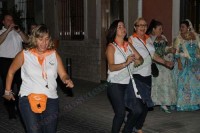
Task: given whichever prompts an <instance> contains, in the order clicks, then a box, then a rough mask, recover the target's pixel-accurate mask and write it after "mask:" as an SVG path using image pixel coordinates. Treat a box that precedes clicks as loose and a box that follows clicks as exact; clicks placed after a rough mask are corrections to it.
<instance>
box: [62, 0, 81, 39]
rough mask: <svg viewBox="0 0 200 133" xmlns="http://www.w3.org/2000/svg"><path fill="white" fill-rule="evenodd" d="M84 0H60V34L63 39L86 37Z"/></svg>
mask: <svg viewBox="0 0 200 133" xmlns="http://www.w3.org/2000/svg"><path fill="white" fill-rule="evenodd" d="M83 1H84V0H59V7H60V8H58V9H59V11H58V14H59V20H60V21H59V22H58V24H59V35H60V38H61V39H62V40H83V39H84V9H83V6H84V3H83Z"/></svg>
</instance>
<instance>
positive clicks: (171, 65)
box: [165, 61, 174, 68]
mask: <svg viewBox="0 0 200 133" xmlns="http://www.w3.org/2000/svg"><path fill="white" fill-rule="evenodd" d="M165 66H167V67H169V68H172V67H173V66H174V62H172V61H165Z"/></svg>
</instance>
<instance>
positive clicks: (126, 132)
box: [107, 83, 134, 133]
mask: <svg viewBox="0 0 200 133" xmlns="http://www.w3.org/2000/svg"><path fill="white" fill-rule="evenodd" d="M127 87H128V84H116V83H110V85H109V87H108V90H107V93H108V98H109V100H110V102H111V104H112V107H113V110H114V113H115V116H114V118H113V124H112V133H119V132H120V129H121V126H122V124H123V122H124V118H125V114H126V107H125V98H124V96H125V90H126V88H127ZM133 126H134V114H133V112H132V111H131V110H129V114H128V116H127V121H126V123H125V126H124V129H123V133H131V132H132V130H133Z"/></svg>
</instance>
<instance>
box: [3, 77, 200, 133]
mask: <svg viewBox="0 0 200 133" xmlns="http://www.w3.org/2000/svg"><path fill="white" fill-rule="evenodd" d="M74 84H75V87H74V89H73V93H74V96H73V97H69V96H67V94H66V92H65V91H64V90H62V89H58V95H59V104H60V114H59V122H58V129H57V133H110V129H111V126H112V118H113V115H114V113H113V110H112V107H111V105H110V103H109V101H108V98H107V95H106V86H107V85H106V84H105V83H101V84H98V83H93V82H89V81H84V80H78V79H74ZM143 131H144V133H200V111H192V112H176V111H172V113H171V114H167V113H165V112H163V111H161V110H160V109H159V107H155V108H154V110H153V111H150V112H149V113H148V116H147V119H146V121H145V123H144V127H143ZM0 133H25V131H24V128H23V125H22V124H21V122H20V119H19V117H18V118H17V119H12V120H9V119H8V116H7V113H6V110H5V108H4V106H3V103H2V100H1V103H0Z"/></svg>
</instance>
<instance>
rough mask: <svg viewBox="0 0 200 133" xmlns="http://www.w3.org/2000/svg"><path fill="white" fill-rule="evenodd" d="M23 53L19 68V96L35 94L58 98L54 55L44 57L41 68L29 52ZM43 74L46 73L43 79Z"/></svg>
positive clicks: (56, 64)
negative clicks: (20, 83)
mask: <svg viewBox="0 0 200 133" xmlns="http://www.w3.org/2000/svg"><path fill="white" fill-rule="evenodd" d="M23 53H24V64H23V65H22V67H21V77H22V85H21V88H20V92H19V95H20V96H21V97H22V96H28V95H29V94H30V93H36V94H46V95H47V97H48V98H53V99H55V98H58V95H57V90H56V88H57V82H56V78H57V68H58V63H57V58H56V53H55V52H53V53H51V54H50V55H47V56H46V57H45V60H44V61H43V64H42V65H43V67H42V66H41V65H40V63H39V62H38V58H37V57H36V56H35V55H34V54H32V53H31V52H30V51H29V50H24V51H23ZM42 68H43V69H42ZM43 72H45V73H46V75H47V76H46V77H47V78H43V76H42V73H43ZM47 85H48V86H47Z"/></svg>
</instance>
